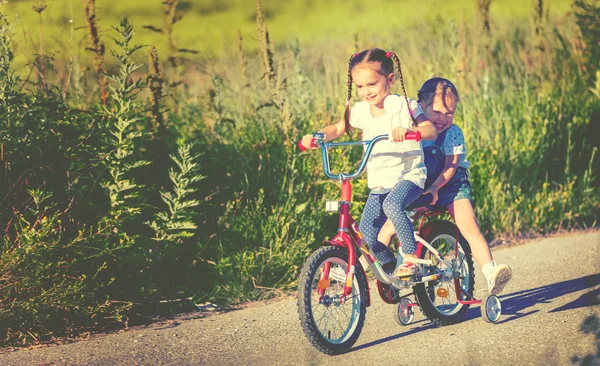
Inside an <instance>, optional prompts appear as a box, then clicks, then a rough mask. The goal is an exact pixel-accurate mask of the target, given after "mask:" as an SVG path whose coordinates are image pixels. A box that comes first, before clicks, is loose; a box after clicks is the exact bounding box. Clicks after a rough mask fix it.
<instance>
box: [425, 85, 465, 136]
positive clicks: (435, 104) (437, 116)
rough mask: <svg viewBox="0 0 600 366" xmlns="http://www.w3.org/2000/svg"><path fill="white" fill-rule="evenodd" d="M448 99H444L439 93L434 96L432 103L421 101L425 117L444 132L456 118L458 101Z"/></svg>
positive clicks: (438, 129) (439, 131)
mask: <svg viewBox="0 0 600 366" xmlns="http://www.w3.org/2000/svg"><path fill="white" fill-rule="evenodd" d="M448 99H449V98H446V100H444V99H443V98H442V95H440V94H437V95H435V96H434V97H433V101H432V102H431V103H429V104H425V103H421V107H422V108H423V112H424V113H425V117H426V118H427V119H428V120H430V121H431V123H433V125H434V126H435V129H436V130H437V132H438V133H442V132H444V131H446V130H447V129H448V128H450V126H452V121H453V120H454V112H455V111H456V102H455V101H453V100H448Z"/></svg>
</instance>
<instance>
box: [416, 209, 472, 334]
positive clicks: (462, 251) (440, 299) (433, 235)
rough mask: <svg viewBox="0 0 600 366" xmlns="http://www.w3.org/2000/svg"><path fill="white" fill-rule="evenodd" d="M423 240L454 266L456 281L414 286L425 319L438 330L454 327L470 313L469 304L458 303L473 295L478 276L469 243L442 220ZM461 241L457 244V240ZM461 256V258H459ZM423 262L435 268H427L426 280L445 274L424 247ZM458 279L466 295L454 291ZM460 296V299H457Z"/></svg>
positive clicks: (437, 260) (436, 259)
mask: <svg viewBox="0 0 600 366" xmlns="http://www.w3.org/2000/svg"><path fill="white" fill-rule="evenodd" d="M423 231H424V235H423V239H425V241H427V242H428V243H429V244H431V246H432V247H433V248H435V249H436V250H437V251H438V252H440V254H441V255H442V256H443V257H444V259H446V260H448V261H450V262H452V270H453V273H454V276H453V278H449V279H441V280H436V281H430V282H427V283H420V284H417V285H416V286H415V288H414V289H415V296H416V297H417V300H418V303H419V307H420V308H421V311H422V312H423V314H425V316H426V317H427V318H428V319H429V320H430V321H431V322H432V323H434V324H436V325H438V326H442V325H449V324H454V323H457V322H459V321H461V320H462V318H463V317H464V315H465V313H466V312H467V310H468V309H469V306H470V305H468V304H461V303H460V302H459V301H458V300H459V299H460V300H468V299H469V296H471V295H472V294H473V288H474V285H475V275H474V269H473V259H472V257H471V248H470V247H469V243H467V241H466V240H465V239H464V238H463V237H462V235H460V233H459V232H458V228H457V227H456V225H455V224H453V223H451V222H449V221H445V220H439V221H434V222H431V223H430V226H429V227H428V228H427V229H426V230H423ZM457 239H458V240H457ZM456 252H458V255H456ZM421 258H422V259H429V260H432V261H433V266H427V267H425V273H424V276H427V275H431V274H434V273H439V272H441V271H443V270H444V269H445V268H443V263H442V262H441V261H440V260H439V259H438V258H437V257H435V256H434V255H433V254H432V253H431V252H430V251H429V250H428V249H427V247H425V246H423V249H422V251H421ZM455 278H456V279H458V285H459V286H460V288H461V289H462V291H464V293H466V294H469V295H468V296H467V295H465V294H464V293H463V292H462V291H460V290H459V291H458V292H457V289H456V287H455V283H456V282H455ZM457 293H459V295H458V296H459V297H457Z"/></svg>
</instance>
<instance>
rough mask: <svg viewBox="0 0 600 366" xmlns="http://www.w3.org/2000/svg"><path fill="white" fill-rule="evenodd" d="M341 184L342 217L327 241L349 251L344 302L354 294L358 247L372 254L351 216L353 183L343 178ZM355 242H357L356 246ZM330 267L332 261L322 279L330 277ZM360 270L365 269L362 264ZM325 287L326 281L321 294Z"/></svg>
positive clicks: (367, 303) (326, 265) (321, 293)
mask: <svg viewBox="0 0 600 366" xmlns="http://www.w3.org/2000/svg"><path fill="white" fill-rule="evenodd" d="M341 184H342V195H341V200H340V201H339V205H340V206H339V212H340V218H339V222H338V233H337V235H336V236H335V237H333V238H332V239H331V240H329V241H327V242H326V243H328V244H331V245H335V246H339V247H342V248H346V250H347V251H348V260H347V263H348V269H347V271H346V281H345V282H344V292H343V294H342V296H341V297H340V302H343V301H345V300H346V298H347V297H348V296H349V295H351V294H352V283H353V282H354V273H355V271H356V258H357V253H356V247H358V248H359V249H360V250H361V251H362V252H363V255H368V256H370V254H369V252H368V250H367V249H366V247H364V244H363V243H362V234H361V233H360V231H359V230H358V227H357V226H356V223H355V222H354V219H352V216H350V202H351V201H352V185H351V184H350V181H349V180H342V181H341ZM354 243H356V247H355V245H354ZM372 260H373V259H372ZM330 267H331V265H330V263H326V264H325V266H324V268H323V273H322V274H321V281H323V280H328V279H329V275H330V273H329V270H330ZM358 270H359V271H364V269H363V268H362V266H361V267H360V268H359V269H358ZM365 278H366V274H365ZM369 287H370V286H369V283H368V281H367V291H366V292H367V293H366V295H367V301H366V305H367V306H369V305H371V290H370V288H369ZM325 288H326V286H325V281H324V282H323V285H322V286H321V285H319V289H318V292H319V295H320V296H323V295H324V294H325Z"/></svg>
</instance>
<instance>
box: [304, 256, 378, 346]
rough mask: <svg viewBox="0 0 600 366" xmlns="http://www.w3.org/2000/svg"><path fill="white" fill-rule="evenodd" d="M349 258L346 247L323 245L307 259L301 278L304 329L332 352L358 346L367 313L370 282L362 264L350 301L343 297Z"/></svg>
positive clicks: (318, 344)
mask: <svg viewBox="0 0 600 366" xmlns="http://www.w3.org/2000/svg"><path fill="white" fill-rule="evenodd" d="M347 258H348V251H347V250H346V249H343V248H340V247H333V246H328V247H323V248H321V249H319V250H317V251H316V252H314V253H313V254H312V255H311V256H310V257H309V258H308V259H307V261H306V263H305V264H304V267H303V268H302V273H301V274H300V279H299V281H298V314H299V316H300V323H301V325H302V329H303V330H304V333H305V335H306V337H307V338H308V340H309V341H310V342H311V343H312V345H313V346H314V347H315V348H316V349H318V350H319V351H321V352H323V353H325V354H328V355H334V354H340V353H344V352H346V351H347V350H349V349H350V347H352V345H354V343H355V342H356V340H357V339H358V336H359V335H360V332H361V330H362V327H363V325H364V322H365V316H366V312H367V309H366V296H367V295H366V293H367V291H368V290H367V289H368V285H367V279H366V276H365V274H364V272H363V271H362V269H361V268H360V267H359V266H360V265H359V264H357V266H356V267H357V268H356V273H355V274H354V280H353V282H352V293H351V294H350V295H348V297H347V299H346V300H342V299H341V296H342V294H343V292H344V283H345V282H346V271H347V268H348V263H347ZM319 288H320V289H321V293H322V294H320V293H319Z"/></svg>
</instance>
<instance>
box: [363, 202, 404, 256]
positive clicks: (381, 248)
mask: <svg viewBox="0 0 600 366" xmlns="http://www.w3.org/2000/svg"><path fill="white" fill-rule="evenodd" d="M386 196H387V195H386V194H370V195H369V198H367V202H366V203H365V208H364V210H363V214H362V217H361V219H360V224H359V226H358V227H359V229H360V232H361V233H362V234H363V238H364V240H365V241H366V242H367V244H369V246H370V247H371V249H372V251H373V254H375V256H376V257H377V260H378V261H379V262H380V263H381V264H382V265H385V264H388V263H391V262H394V261H395V260H396V258H395V257H394V253H392V252H391V251H390V250H389V249H388V248H387V247H386V246H385V245H383V244H382V243H379V242H378V241H377V235H378V234H379V231H380V230H381V227H382V226H383V224H384V223H385V222H386V221H387V216H386V215H385V214H384V212H383V202H384V200H385V198H386Z"/></svg>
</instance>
